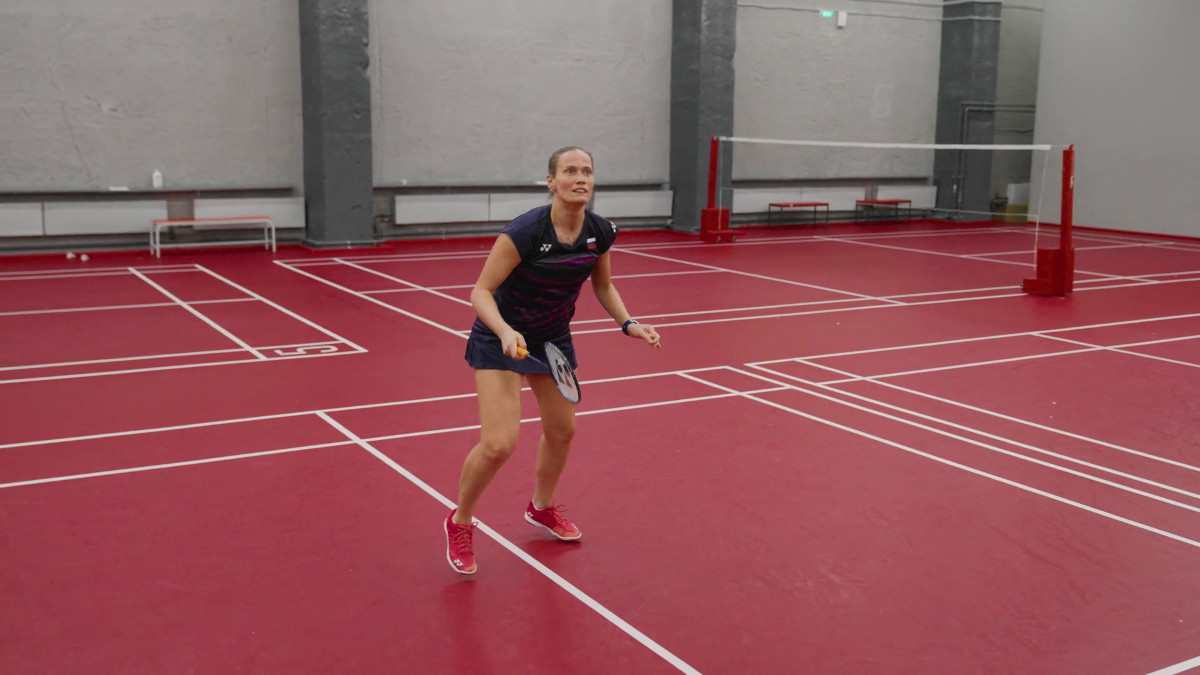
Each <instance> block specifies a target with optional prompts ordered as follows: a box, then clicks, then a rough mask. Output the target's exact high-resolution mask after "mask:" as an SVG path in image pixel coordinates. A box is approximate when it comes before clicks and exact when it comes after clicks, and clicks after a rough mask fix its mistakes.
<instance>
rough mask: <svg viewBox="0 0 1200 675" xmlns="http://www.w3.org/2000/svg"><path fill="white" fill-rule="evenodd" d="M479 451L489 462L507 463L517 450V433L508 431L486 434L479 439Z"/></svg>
mask: <svg viewBox="0 0 1200 675" xmlns="http://www.w3.org/2000/svg"><path fill="white" fill-rule="evenodd" d="M479 449H480V451H481V452H482V453H483V456H484V457H485V458H487V459H488V460H489V461H492V462H504V461H507V460H508V458H509V457H511V456H512V454H513V451H514V450H516V449H517V432H516V431H507V430H506V431H498V432H491V433H485V434H483V435H482V436H481V437H480V439H479Z"/></svg>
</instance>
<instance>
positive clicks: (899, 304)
mask: <svg viewBox="0 0 1200 675" xmlns="http://www.w3.org/2000/svg"><path fill="white" fill-rule="evenodd" d="M1094 281H1096V282H1097V283H1101V282H1107V281H1110V280H1107V279H1097V280H1094ZM1197 282H1200V279H1179V280H1170V281H1161V282H1154V283H1155V284H1174V283H1197ZM1148 285H1151V284H1150V283H1147V282H1144V281H1138V282H1136V283H1130V284H1114V285H1112V286H1104V287H1102V288H1078V287H1077V288H1076V289H1075V292H1077V293H1083V292H1088V291H1107V290H1113V289H1117V288H1129V287H1134V286H1148ZM1014 287H1015V284H1014ZM958 292H970V291H969V290H968V291H945V293H958ZM852 295H853V294H852ZM1026 295H1027V294H1026V293H1025V292H1024V291H1013V292H1011V293H996V294H992V295H980V296H972V297H965V298H946V299H941V300H925V301H921V302H898V301H891V300H886V301H885V300H883V299H881V298H868V299H870V300H877V301H879V302H880V303H881V304H876V305H868V306H864V307H839V308H833V309H821V310H812V311H805V312H779V313H774V314H758V315H755V316H736V317H728V318H717V319H712V318H710V319H702V320H697V321H674V322H670V323H662V324H655V325H656V326H658V327H660V328H667V327H674V326H695V325H700V324H710V323H730V322H734V321H755V320H758V319H781V318H786V317H793V316H808V315H812V314H833V313H836V312H858V311H866V310H877V309H892V308H893V307H919V306H922V305H941V304H949V303H953V302H976V301H979V300H999V299H1003V298H1021V297H1025V296H1026ZM863 297H864V298H866V297H867V296H863ZM889 297H891V298H896V297H904V296H889ZM883 302H888V303H889V304H882V303H883ZM1148 320H1149V319H1148ZM1063 330H1077V329H1075V328H1071V329H1063ZM599 332H603V329H592V330H582V331H572V334H574V335H584V334H588V333H599ZM784 360H790V359H784Z"/></svg>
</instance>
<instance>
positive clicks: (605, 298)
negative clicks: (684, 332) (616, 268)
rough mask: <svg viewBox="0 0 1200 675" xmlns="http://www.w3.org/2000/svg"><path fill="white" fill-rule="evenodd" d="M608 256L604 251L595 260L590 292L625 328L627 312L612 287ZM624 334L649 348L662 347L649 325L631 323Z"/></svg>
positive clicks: (618, 294)
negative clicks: (638, 339)
mask: <svg viewBox="0 0 1200 675" xmlns="http://www.w3.org/2000/svg"><path fill="white" fill-rule="evenodd" d="M608 256H609V252H608V251H605V252H604V253H602V254H601V255H600V257H599V258H597V259H596V266H595V267H594V268H592V291H593V292H595V293H596V299H597V300H599V301H600V306H601V307H603V308H604V311H606V312H608V315H609V316H611V317H612V318H613V320H614V321H616V322H617V325H618V326H625V322H626V321H630V316H629V311H628V310H626V309H625V303H624V302H622V301H621V294H620V293H618V292H617V287H616V286H615V285H613V282H612V264H611V263H610V261H609V257H608ZM626 334H627V335H629V337H635V338H641V339H642V340H645V341H646V344H648V345H650V346H651V347H661V346H662V345H661V343H660V342H659V336H658V331H656V330H654V326H651V325H650V324H647V323H631V324H629V327H628V330H627V331H626Z"/></svg>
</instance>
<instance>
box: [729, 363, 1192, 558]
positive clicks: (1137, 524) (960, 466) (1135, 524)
mask: <svg viewBox="0 0 1200 675" xmlns="http://www.w3.org/2000/svg"><path fill="white" fill-rule="evenodd" d="M735 370H736V369H735ZM743 373H744V374H746V375H750V376H752V377H754V376H755V375H754V374H753V373H746V372H744V371H743ZM758 377H759V378H760V379H762V378H761V376H758ZM739 396H740V397H742V398H745V399H749V400H751V401H757V402H758V403H762V404H763V405H767V406H770V407H772V408H776V409H778V410H782V411H784V412H787V413H791V414H793V415H797V416H799V417H803V418H805V419H808V420H812V421H813V422H817V423H819V424H824V425H826V426H829V427H833V428H835V429H840V430H842V431H846V432H848V433H851V434H854V435H856V436H861V437H863V438H866V439H869V440H872V441H875V442H877V443H882V444H884V445H888V446H891V447H893V448H897V449H899V450H903V451H905V452H909V453H912V454H914V455H917V456H919V457H924V458H926V459H931V460H933V461H935V462H938V463H940V464H945V465H947V466H952V467H954V468H956V469H961V470H963V471H966V472H968V473H972V474H975V475H976V476H980V477H982V478H987V479H988V480H994V481H996V482H998V483H1003V484H1005V485H1009V486H1011V487H1015V488H1017V489H1019V490H1024V491H1026V492H1030V493H1033V494H1036V495H1039V496H1042V497H1045V498H1047V499H1052V500H1054V501H1056V502H1060V503H1062V504H1066V505H1068V506H1073V507H1075V508H1078V509H1082V510H1084V511H1087V512H1089V513H1093V514H1096V515H1098V516H1101V517H1104V518H1108V519H1110V520H1115V521H1117V522H1119V523H1124V524H1126V525H1131V526H1133V527H1136V528H1138V529H1139V530H1144V531H1146V532H1150V533H1152V534H1157V535H1160V536H1162V537H1166V538H1167V539H1171V540H1173V541H1177V542H1180V543H1182V544H1187V545H1188V546H1192V547H1194V548H1197V549H1200V541H1195V540H1192V539H1188V538H1187V537H1184V536H1181V535H1178V534H1175V533H1173V532H1167V531H1166V530H1162V529H1159V528H1157V527H1153V526H1151V525H1147V524H1145V523H1142V522H1138V521H1136V520H1132V519H1130V518H1125V517H1124V516H1118V515H1117V514H1115V513H1109V512H1108V511H1104V510H1102V509H1098V508H1095V507H1093V506H1088V505H1087V504H1082V503H1080V502H1077V501H1074V500H1071V499H1067V498H1066V497H1061V496H1059V495H1056V494H1054V493H1051V492H1046V491H1045V490H1039V489H1037V488H1035V487H1031V486H1029V485H1025V484H1024V483H1018V482H1017V481H1014V480H1010V479H1008V478H1003V477H1001V476H997V475H995V474H991V473H988V472H986V471H982V470H980V469H976V468H974V467H971V466H967V465H966V464H960V463H959V462H954V461H951V460H948V459H945V458H943V457H938V456H937V455H934V454H931V453H928V452H924V451H922V450H918V449H916V448H913V447H909V446H907V445H904V444H903V443H898V442H896V441H892V440H889V439H886V438H883V437H882V436H876V435H874V434H871V433H867V432H866V431H862V430H860V429H855V428H853V427H848V426H846V425H844V424H839V423H837V422H834V421H831V420H827V419H824V418H821V417H817V416H816V415H812V414H810V413H806V412H803V411H801V410H796V409H794V408H789V407H787V406H785V405H783V404H781V403H775V402H774V401H769V400H767V399H764V398H759V397H758V396H756V395H753V394H749V393H745V394H739Z"/></svg>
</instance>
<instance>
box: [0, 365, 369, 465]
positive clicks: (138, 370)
mask: <svg viewBox="0 0 1200 675" xmlns="http://www.w3.org/2000/svg"><path fill="white" fill-rule="evenodd" d="M228 351H233V352H238V353H242V352H243V350H241V349H233V350H228ZM212 353H216V352H212ZM359 353H360V352H354V351H350V352H343V351H337V352H331V353H327V354H304V355H301V356H264V357H262V358H261V359H250V358H245V359H237V360H234V361H204V362H202V363H180V364H177V365H173V366H149V367H146V368H126V369H125V370H101V371H96V372H89V373H71V374H69V375H47V376H44V377H23V378H19V379H13V380H0V384H17V383H20V382H46V381H49V380H71V379H75V378H81V377H104V376H108V375H128V374H129V373H149V372H153V371H158V370H180V369H183V368H205V367H208V366H230V365H235V364H238V363H262V362H263V361H290V360H292V359H316V358H326V357H330V356H350V355H352V354H359ZM170 356H176V355H175V354H169V355H167V357H170ZM167 357H162V358H167ZM139 358H142V357H139ZM156 358H157V357H156ZM0 447H4V446H0Z"/></svg>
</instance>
